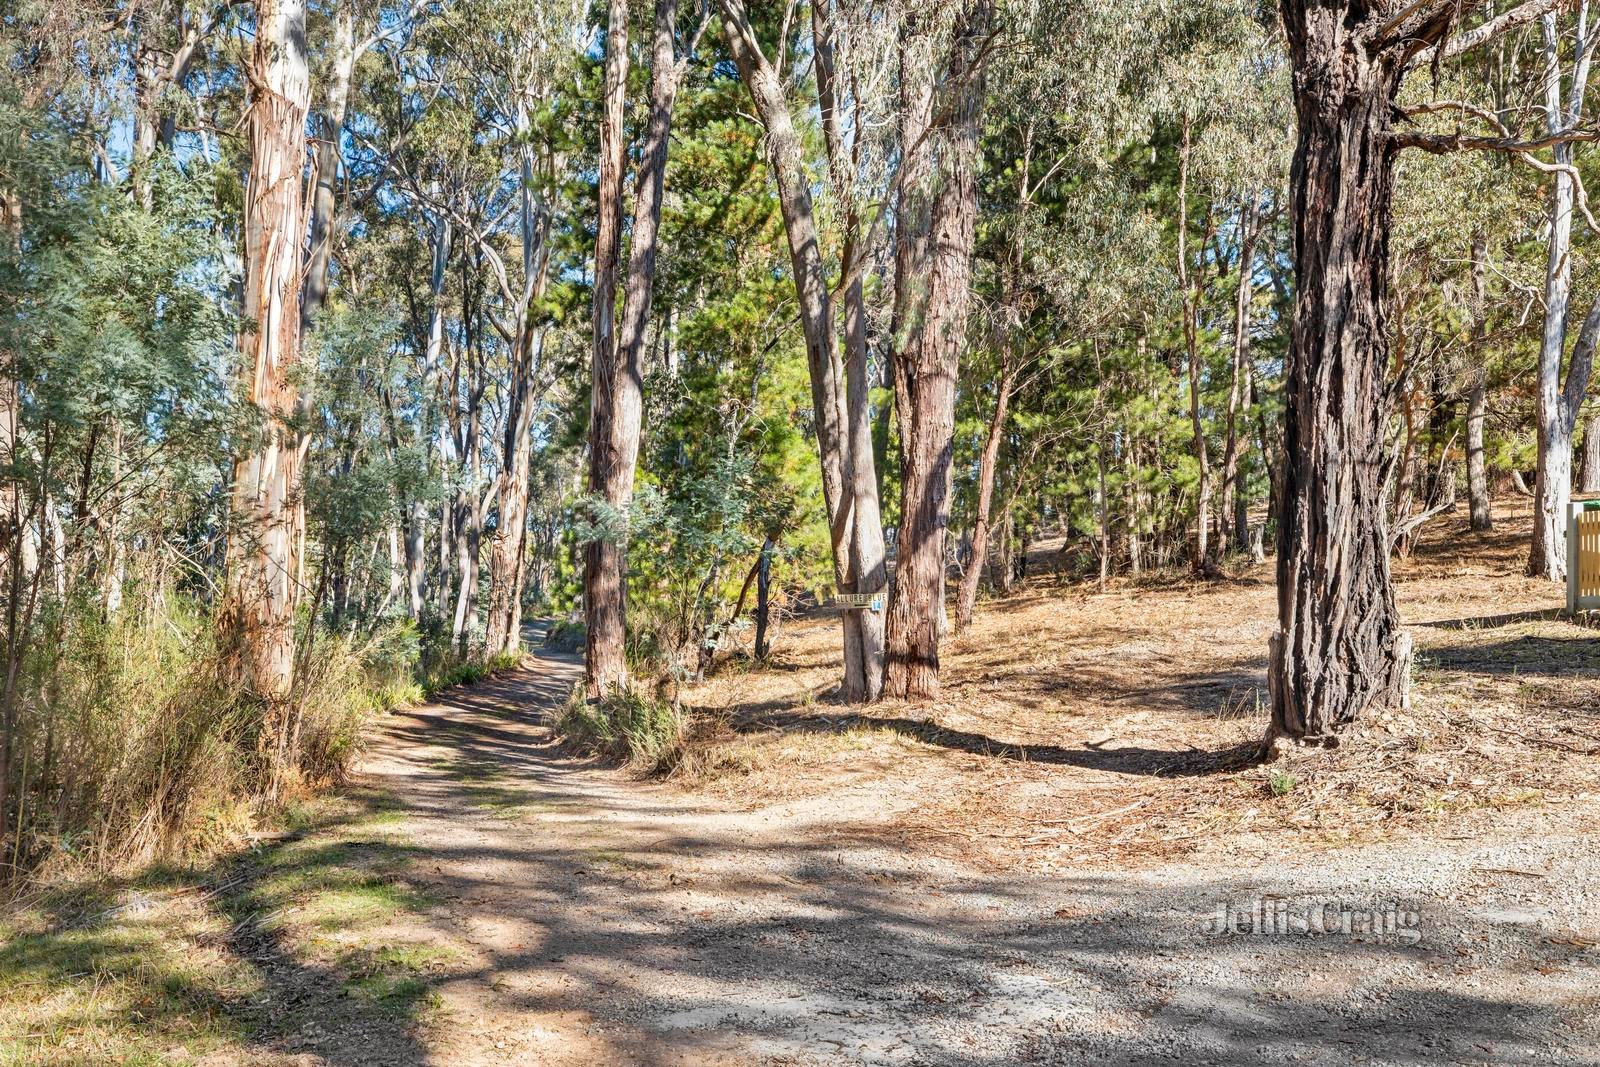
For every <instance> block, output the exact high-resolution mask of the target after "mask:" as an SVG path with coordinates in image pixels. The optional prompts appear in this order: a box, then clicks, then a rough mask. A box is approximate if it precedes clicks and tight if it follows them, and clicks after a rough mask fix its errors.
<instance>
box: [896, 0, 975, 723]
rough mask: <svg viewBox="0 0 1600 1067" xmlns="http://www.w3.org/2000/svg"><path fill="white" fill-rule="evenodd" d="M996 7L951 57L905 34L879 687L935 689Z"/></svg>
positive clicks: (961, 17) (924, 38)
mask: <svg viewBox="0 0 1600 1067" xmlns="http://www.w3.org/2000/svg"><path fill="white" fill-rule="evenodd" d="M993 14H994V9H993V5H992V3H991V2H990V0H973V2H972V3H970V4H968V5H967V6H965V7H964V8H963V9H962V10H961V12H959V14H958V15H957V18H956V22H955V25H954V27H953V29H952V31H951V36H950V50H949V53H948V56H945V55H935V54H934V53H935V50H936V41H937V40H938V39H939V37H941V36H942V35H935V34H932V33H930V32H929V28H928V27H918V26H916V25H914V24H913V25H910V26H908V27H907V28H906V30H905V31H904V33H903V35H902V37H901V44H900V59H901V63H900V66H901V74H900V77H901V90H900V91H901V116H900V143H901V145H902V146H904V148H903V151H905V152H906V158H905V159H904V160H902V161H901V167H902V168H903V169H906V171H907V173H906V175H905V176H904V177H902V179H901V184H900V190H899V192H900V195H899V199H898V202H897V204H896V210H895V227H896V234H895V307H894V336H895V353H894V368H895V398H896V407H895V410H896V415H897V417H898V419H899V423H900V437H901V456H902V459H903V465H902V468H901V471H902V474H901V485H900V516H901V518H900V533H899V537H898V540H897V543H896V544H897V556H896V560H895V582H894V589H893V592H892V594H891V597H890V602H889V619H888V652H887V664H886V667H885V671H884V687H883V690H884V695H885V696H889V697H899V698H903V699H907V700H932V699H936V698H937V697H938V695H939V643H940V639H941V638H942V636H943V632H942V631H943V620H944V585H945V529H946V527H947V526H948V524H949V520H950V463H951V454H952V445H953V434H954V429H955V395H956V378H957V372H958V364H959V361H960V356H961V348H962V345H963V343H964V341H965V333H966V320H967V305H968V301H969V298H970V295H971V294H970V285H969V283H970V280H971V273H972V248H973V241H974V235H975V224H976V216H977V169H978V132H979V111H980V106H981V103H982V99H983V81H984V79H983V71H982V63H983V42H984V39H985V37H986V36H987V34H988V32H989V26H990V21H991V19H992V18H993ZM936 87H942V88H936ZM946 94H953V95H950V96H949V98H948V99H947V98H946ZM936 115H937V118H936Z"/></svg>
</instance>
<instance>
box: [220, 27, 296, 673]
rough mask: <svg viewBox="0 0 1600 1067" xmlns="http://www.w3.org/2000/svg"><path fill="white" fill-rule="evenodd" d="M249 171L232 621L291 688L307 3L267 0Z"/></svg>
mask: <svg viewBox="0 0 1600 1067" xmlns="http://www.w3.org/2000/svg"><path fill="white" fill-rule="evenodd" d="M246 73H247V76H248V84H249V87H250V93H249V106H248V108H247V110H246V119H245V121H246V130H247V135H248V138H249V142H250V178H249V182H248V184H247V186H246V189H245V197H244V202H245V215H244V230H245V276H244V289H243V292H244V306H243V314H244V319H245V321H246V322H247V323H248V325H247V327H246V328H245V329H244V330H243V331H242V332H241V333H240V336H239V346H240V352H241V356H242V357H243V364H244V366H243V373H244V375H245V379H244V384H245V392H246V393H247V395H248V396H249V398H250V402H251V403H252V404H253V405H254V406H255V407H256V409H257V410H258V411H259V412H260V414H261V416H262V420H263V422H262V427H261V432H260V434H259V436H258V437H257V440H256V441H255V442H253V443H252V445H251V446H250V447H249V448H247V449H246V450H245V453H244V455H243V456H241V458H240V459H239V461H238V462H237V464H236V465H235V467H234V477H233V516H232V518H233V526H232V529H231V530H230V537H229V543H228V554H229V574H228V609H227V616H226V618H227V625H228V626H229V627H231V628H234V629H236V631H237V635H238V638H239V640H240V642H241V651H240V655H239V660H238V669H239V674H240V678H241V680H243V681H244V682H245V683H246V684H247V685H248V686H249V687H250V688H252V689H253V690H254V691H255V692H257V693H259V694H260V695H261V696H263V697H266V698H269V699H272V700H280V699H282V698H283V697H285V696H286V695H287V694H288V691H289V687H290V685H291V683H292V681H293V670H294V609H295V605H296V604H297V603H298V602H299V593H300V590H299V579H300V574H301V571H300V560H299V553H300V552H301V551H302V539H303V530H304V521H305V519H304V512H303V510H302V509H301V508H300V506H299V497H300V492H301V485H300V466H301V462H302V460H303V456H302V454H301V450H300V448H299V437H298V433H297V431H296V430H295V428H294V426H293V420H294V417H295V414H296V410H297V408H298V406H299V396H298V391H297V389H296V386H295V373H296V364H297V363H298V362H299V358H300V283H301V266H302V263H303V262H304V242H303V238H302V227H303V224H304V207H303V199H304V197H303V189H304V182H303V181H302V176H301V172H302V168H303V164H304V159H305V144H306V114H307V111H308V110H309V107H310V79H309V75H308V72H307V63H306V8H305V0H258V2H257V4H256V11H255V41H254V44H253V45H252V48H251V52H250V56H249V58H248V60H247V62H246Z"/></svg>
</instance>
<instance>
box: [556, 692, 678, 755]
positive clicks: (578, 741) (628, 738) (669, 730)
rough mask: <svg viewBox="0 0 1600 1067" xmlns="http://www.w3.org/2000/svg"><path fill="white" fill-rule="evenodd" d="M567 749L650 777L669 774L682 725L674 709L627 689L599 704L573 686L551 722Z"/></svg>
mask: <svg viewBox="0 0 1600 1067" xmlns="http://www.w3.org/2000/svg"><path fill="white" fill-rule="evenodd" d="M556 732H557V733H558V734H560V735H561V737H562V739H563V741H565V742H566V744H567V745H568V746H570V747H571V748H573V749H575V750H576V751H578V752H582V753H585V754H592V755H599V756H604V757H606V758H608V759H613V760H616V761H618V762H620V763H626V764H628V765H629V766H632V767H637V768H640V769H642V770H646V771H649V772H652V773H655V772H664V771H668V770H671V769H672V767H673V766H674V765H675V764H676V763H677V761H678V760H679V759H680V758H681V757H682V755H683V749H684V738H685V735H686V734H687V720H686V718H685V716H684V714H683V712H682V710H680V709H679V708H678V707H677V706H675V705H673V704H671V703H668V702H666V701H661V700H654V699H652V698H650V697H647V696H645V695H643V694H641V693H638V692H634V691H632V690H619V691H617V692H613V693H611V694H609V695H607V696H606V697H604V698H602V699H601V700H598V701H589V700H587V699H586V698H585V696H584V692H583V686H582V685H581V684H580V685H578V686H575V687H573V690H572V695H571V696H569V697H568V698H567V702H566V704H565V705H564V706H563V707H562V709H561V714H560V715H559V717H558V718H557V719H556Z"/></svg>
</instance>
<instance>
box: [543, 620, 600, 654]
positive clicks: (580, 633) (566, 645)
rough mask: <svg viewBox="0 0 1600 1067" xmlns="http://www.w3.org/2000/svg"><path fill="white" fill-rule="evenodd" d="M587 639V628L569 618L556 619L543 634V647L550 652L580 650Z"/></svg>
mask: <svg viewBox="0 0 1600 1067" xmlns="http://www.w3.org/2000/svg"><path fill="white" fill-rule="evenodd" d="M588 640H589V628H588V627H587V626H585V625H584V624H583V623H581V622H577V621H574V620H571V619H557V620H555V621H554V622H552V623H551V624H550V632H549V633H547V634H545V635H544V647H545V648H548V649H550V650H551V651H552V652H581V651H583V647H584V645H585V643H587V642H588Z"/></svg>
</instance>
